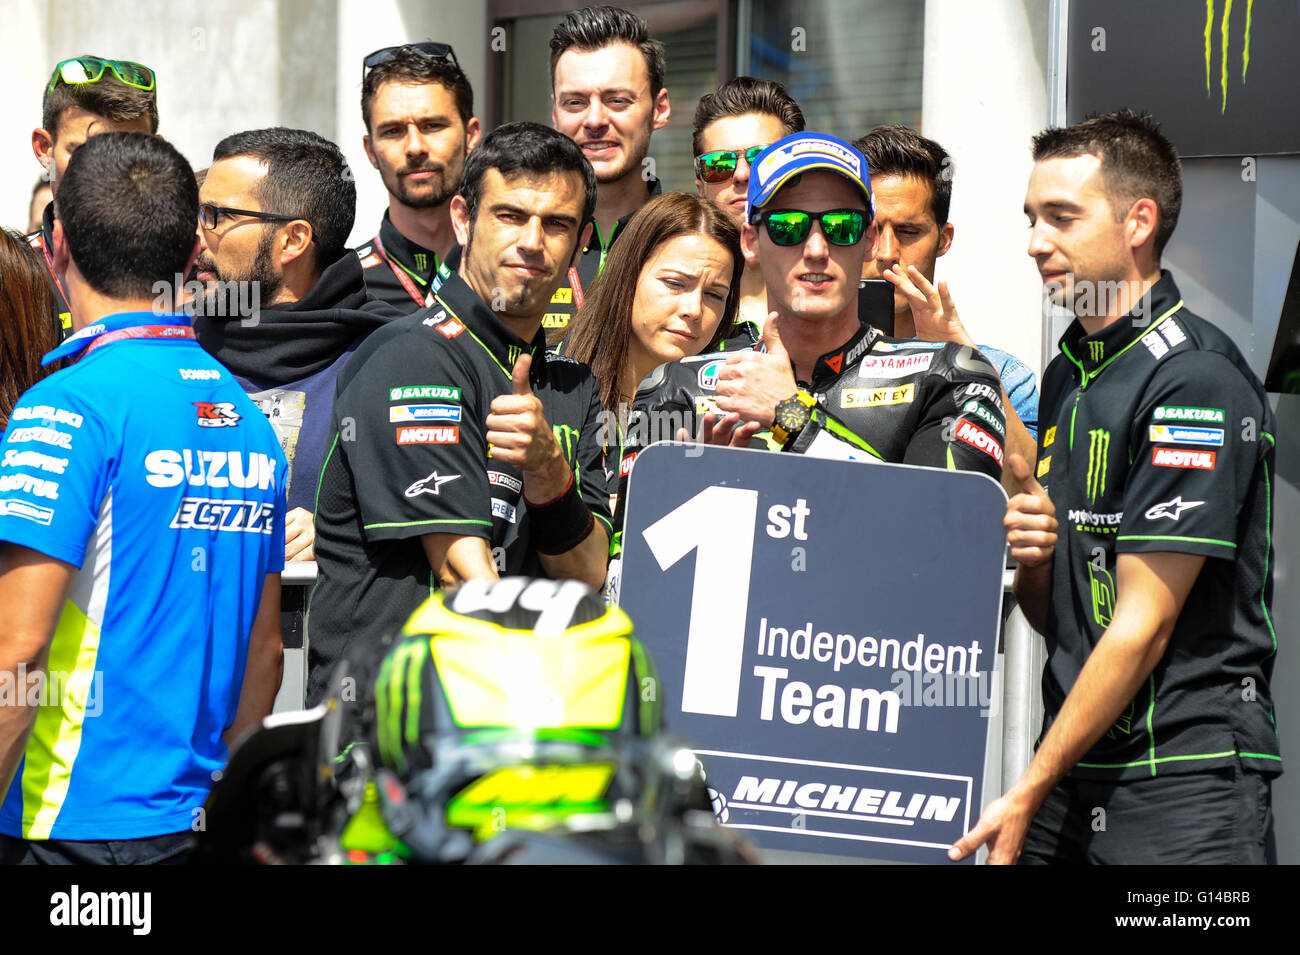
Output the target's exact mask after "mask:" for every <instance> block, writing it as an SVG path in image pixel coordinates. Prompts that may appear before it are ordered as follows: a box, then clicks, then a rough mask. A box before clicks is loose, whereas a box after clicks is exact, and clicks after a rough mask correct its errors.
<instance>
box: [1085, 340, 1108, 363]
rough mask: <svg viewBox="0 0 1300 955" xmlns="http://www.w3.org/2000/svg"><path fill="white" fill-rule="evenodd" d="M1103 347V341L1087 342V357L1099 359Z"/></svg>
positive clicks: (1102, 352)
mask: <svg viewBox="0 0 1300 955" xmlns="http://www.w3.org/2000/svg"><path fill="white" fill-rule="evenodd" d="M1105 347H1106V343H1105V342H1088V357H1089V358H1091V359H1092V360H1093V361H1101V356H1102V355H1103V354H1104V349H1105Z"/></svg>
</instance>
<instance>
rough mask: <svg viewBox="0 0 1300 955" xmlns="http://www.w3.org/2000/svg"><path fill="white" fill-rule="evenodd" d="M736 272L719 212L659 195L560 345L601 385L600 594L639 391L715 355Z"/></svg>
mask: <svg viewBox="0 0 1300 955" xmlns="http://www.w3.org/2000/svg"><path fill="white" fill-rule="evenodd" d="M743 267H744V260H743V259H742V258H741V253H740V230H739V228H738V227H737V225H736V223H735V222H733V221H732V220H731V218H730V217H729V216H728V215H727V214H726V213H725V212H723V210H722V209H721V208H720V207H718V206H716V205H714V204H713V203H712V202H710V201H709V200H707V199H701V198H700V197H699V196H692V195H687V194H686V193H682V192H673V193H668V194H665V195H662V196H658V197H656V198H655V199H652V200H651V201H650V202H648V203H646V205H644V206H642V207H641V209H640V210H639V211H638V212H637V213H636V215H634V216H633V217H632V218H631V220H630V221H629V222H628V224H627V225H626V226H625V227H624V230H623V233H622V234H621V235H620V236H619V240H618V242H616V243H614V245H613V246H612V247H611V248H610V251H609V258H608V259H607V260H606V262H605V268H604V270H603V271H602V272H601V277H600V280H599V281H597V282H596V283H595V285H594V286H592V289H591V291H590V292H589V293H588V295H587V297H586V301H585V302H583V305H582V307H581V308H580V309H579V310H578V314H577V315H576V316H575V318H574V320H573V322H571V323H570V325H569V328H568V331H567V332H566V334H565V337H564V339H563V341H562V343H561V351H562V352H563V354H564V355H566V356H567V357H569V358H574V359H577V360H578V361H581V362H586V363H587V364H588V365H590V366H591V370H592V371H593V372H594V373H595V375H596V378H597V379H598V380H599V381H600V389H601V399H602V401H604V403H605V407H606V409H608V411H607V415H608V417H607V419H606V420H607V421H609V422H610V425H609V426H608V427H607V428H606V434H607V436H608V438H609V439H616V441H617V444H615V443H614V440H611V441H610V447H609V451H608V454H607V458H606V460H607V461H608V462H609V464H607V466H606V467H607V469H608V470H613V469H614V467H618V468H619V473H620V479H619V494H618V499H617V500H616V501H611V502H610V503H611V505H612V507H611V509H612V510H613V512H614V538H613V540H612V541H611V546H610V556H611V561H610V578H609V583H610V587H607V593H608V592H609V590H610V589H611V588H612V590H613V591H614V593H616V592H617V582H616V581H617V574H618V566H619V562H618V561H617V559H616V558H617V556H618V554H619V552H620V550H621V538H622V526H623V510H624V508H623V500H622V498H623V490H624V488H625V482H626V480H627V475H628V472H629V471H630V469H631V464H632V459H633V458H634V457H635V456H636V454H637V452H638V451H640V449H641V447H642V446H643V445H644V444H647V443H649V442H648V440H642V438H643V435H642V432H643V431H644V430H645V429H644V428H641V427H638V426H636V419H637V417H638V416H637V414H636V412H635V403H636V402H637V397H638V394H637V392H638V386H639V385H641V384H642V382H643V381H644V380H645V378H646V377H647V376H648V375H650V373H651V372H653V371H654V370H655V369H656V368H658V367H659V366H660V365H663V364H665V363H667V362H672V361H677V360H678V359H680V358H686V357H689V356H691V355H698V354H700V353H701V352H706V351H714V350H716V349H717V348H718V345H719V343H720V342H721V341H722V340H723V339H724V338H725V337H726V336H727V335H728V334H730V333H731V331H732V327H733V325H734V323H735V320H736V310H737V307H738V305H739V302H740V276H741V272H742V270H743ZM651 390H652V388H649V387H648V388H647V389H646V391H645V392H643V393H642V397H643V398H644V397H645V396H647V395H648V394H649V393H650V391H651ZM629 421H631V422H632V427H629ZM664 437H669V438H671V437H673V433H672V432H671V431H670V432H669V433H668V434H666V435H664Z"/></svg>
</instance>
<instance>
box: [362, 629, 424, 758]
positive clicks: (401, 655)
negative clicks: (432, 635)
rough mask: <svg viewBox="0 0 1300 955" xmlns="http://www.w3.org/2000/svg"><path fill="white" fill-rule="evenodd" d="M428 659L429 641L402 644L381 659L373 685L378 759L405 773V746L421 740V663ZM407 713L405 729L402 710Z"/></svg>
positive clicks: (412, 641)
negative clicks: (376, 678) (386, 761)
mask: <svg viewBox="0 0 1300 955" xmlns="http://www.w3.org/2000/svg"><path fill="white" fill-rule="evenodd" d="M428 656H429V640H428V638H427V637H419V638H416V639H414V640H405V641H402V642H401V643H398V644H397V646H395V647H393V649H392V651H391V652H390V653H389V654H388V656H386V657H385V658H384V662H383V665H382V666H381V667H380V669H379V679H378V680H376V681H375V713H376V716H377V722H378V726H377V727H376V729H377V733H376V735H377V736H378V740H379V754H380V758H381V759H386V760H388V761H389V765H393V764H394V763H396V764H397V765H399V766H401V767H402V768H403V771H405V769H406V750H405V748H404V747H403V745H402V743H403V739H405V742H406V746H412V747H413V746H415V745H416V743H418V742H419V739H420V695H421V694H420V686H421V683H420V676H421V671H422V670H423V669H424V661H425V659H427V658H428ZM403 707H405V709H406V725H405V728H403V725H402V709H403Z"/></svg>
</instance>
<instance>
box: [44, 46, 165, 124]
mask: <svg viewBox="0 0 1300 955" xmlns="http://www.w3.org/2000/svg"><path fill="white" fill-rule="evenodd" d="M100 59H102V57H101V58H100ZM156 93H157V88H156V87H155V88H154V89H152V90H148V91H146V90H139V89H136V88H135V87H134V86H127V85H126V84H125V83H123V82H122V81H121V80H119V79H118V78H117V75H116V74H115V73H114V72H113V71H112V70H111V69H110V70H105V71H104V75H103V76H101V77H100V79H99V82H98V83H65V82H64V81H63V77H59V78H58V79H57V80H55V82H54V88H53V89H51V88H49V87H48V86H47V87H46V88H45V98H44V100H43V101H42V103H41V127H42V128H43V129H44V130H45V131H46V132H48V133H49V134H50V138H51V139H53V140H56V141H57V140H58V138H59V122H60V121H61V120H62V119H63V114H64V113H65V112H66V111H67V110H69V109H71V108H72V107H74V106H80V107H81V108H82V109H84V110H85V111H86V112H88V113H94V114H95V115H96V116H103V117H104V118H105V119H107V120H111V121H112V122H114V123H129V122H131V120H133V119H139V118H140V117H141V116H148V117H149V131H150V132H151V133H156V132H158V97H157V96H156V95H155V94H156Z"/></svg>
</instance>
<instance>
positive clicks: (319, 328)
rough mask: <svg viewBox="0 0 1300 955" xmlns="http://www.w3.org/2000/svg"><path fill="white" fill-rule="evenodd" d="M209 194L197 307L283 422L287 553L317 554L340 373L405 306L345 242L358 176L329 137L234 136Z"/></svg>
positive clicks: (289, 596) (291, 597)
mask: <svg viewBox="0 0 1300 955" xmlns="http://www.w3.org/2000/svg"><path fill="white" fill-rule="evenodd" d="M199 199H200V203H199V238H200V240H201V245H202V251H201V252H200V255H199V259H198V262H197V264H196V271H197V275H198V278H199V280H200V281H202V282H204V283H205V284H206V286H207V292H206V294H205V295H204V296H203V297H202V298H201V299H199V300H197V301H195V302H193V303H192V304H191V306H190V308H191V310H192V311H193V312H194V314H195V318H194V331H195V333H196V334H197V335H198V339H199V342H200V344H202V345H203V347H204V348H206V349H207V350H208V351H209V352H211V353H212V354H213V355H214V356H216V358H217V359H218V360H219V361H220V362H221V363H222V364H223V365H225V366H226V367H227V368H229V369H230V371H231V372H233V373H234V375H235V377H236V378H237V379H238V380H239V383H240V384H241V385H242V386H243V387H244V390H245V391H246V392H248V394H249V395H250V396H251V397H252V398H253V400H254V401H255V402H256V403H257V404H258V406H259V407H260V408H261V409H262V411H263V413H265V414H266V416H267V418H269V419H270V421H271V424H272V426H273V427H274V428H275V432H276V436H277V437H278V438H279V439H280V444H281V446H282V447H283V448H284V452H285V455H286V456H287V457H288V459H289V514H288V521H287V527H286V535H285V559H286V560H290V561H293V560H312V559H313V551H312V546H313V544H314V541H315V529H314V526H313V524H312V511H313V509H314V507H315V499H316V481H317V478H318V477H319V475H320V467H321V461H322V459H323V458H324V456H325V442H326V438H327V436H328V432H329V418H330V406H331V404H332V402H333V399H334V379H335V377H336V376H337V374H338V371H339V369H340V368H342V367H343V364H344V362H346V361H347V359H348V357H349V356H350V355H351V354H352V352H353V351H354V350H355V349H356V347H357V345H359V344H360V343H361V340H362V339H364V338H365V336H366V335H368V334H369V333H370V332H372V331H374V330H375V329H376V328H378V327H379V326H380V325H382V324H384V323H385V322H387V321H388V320H389V319H392V318H396V317H397V314H398V313H397V312H396V311H394V310H393V309H392V308H390V307H389V306H387V305H385V304H384V303H382V302H378V301H375V300H374V299H372V298H371V297H370V295H369V293H368V292H367V291H366V285H365V281H364V279H363V278H362V272H361V263H360V262H358V261H357V257H356V256H355V255H352V254H351V253H350V252H349V251H348V249H347V247H346V245H345V242H346V241H347V237H348V233H349V232H350V231H351V229H352V222H353V218H354V217H355V215H356V185H355V183H354V182H353V179H352V174H351V171H350V170H349V169H348V166H347V163H346V161H345V160H344V158H343V154H342V152H340V151H339V148H338V147H337V146H335V145H334V144H333V143H331V142H329V141H328V140H326V139H322V138H321V137H320V136H318V135H316V134H315V133H311V132H307V131H306V130H302V129H285V128H282V127H277V128H273V129H258V130H251V131H248V132H243V133H235V134H234V135H231V136H227V137H226V138H225V139H223V140H222V141H221V142H219V143H218V144H217V148H216V149H215V150H214V151H213V154H212V166H211V167H210V168H209V169H208V173H207V177H206V178H205V179H204V181H203V187H202V188H201V189H200V190H199ZM291 601H297V603H291ZM300 604H301V593H300V591H298V590H297V589H294V590H292V591H286V607H285V609H286V611H290V610H292V611H294V612H293V614H292V617H291V618H290V619H286V620H285V633H286V636H285V639H286V645H287V646H295V645H297V644H296V643H295V640H296V637H297V634H296V632H295V631H297V628H298V626H299V622H300V619H301V610H302V607H301V606H300Z"/></svg>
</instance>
